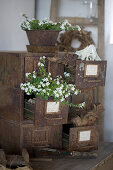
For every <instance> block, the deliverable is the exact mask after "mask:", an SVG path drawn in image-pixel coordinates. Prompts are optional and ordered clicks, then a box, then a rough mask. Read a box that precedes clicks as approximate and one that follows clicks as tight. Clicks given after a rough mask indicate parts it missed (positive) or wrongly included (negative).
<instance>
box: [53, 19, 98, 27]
mask: <svg viewBox="0 0 113 170" xmlns="http://www.w3.org/2000/svg"><path fill="white" fill-rule="evenodd" d="M65 19H67V20H68V21H69V23H70V24H72V25H81V26H88V25H89V26H97V25H98V19H97V18H91V19H92V22H91V21H90V18H80V17H56V21H57V22H62V21H64V20H65Z"/></svg>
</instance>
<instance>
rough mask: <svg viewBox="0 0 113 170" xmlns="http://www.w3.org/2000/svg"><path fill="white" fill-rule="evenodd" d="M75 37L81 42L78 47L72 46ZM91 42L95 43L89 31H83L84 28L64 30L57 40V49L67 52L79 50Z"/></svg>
mask: <svg viewBox="0 0 113 170" xmlns="http://www.w3.org/2000/svg"><path fill="white" fill-rule="evenodd" d="M75 39H76V40H78V41H79V42H80V43H81V44H80V46H79V47H78V48H74V47H72V41H73V40H75ZM91 44H95V43H94V41H93V39H92V37H91V32H88V31H84V30H81V31H77V30H76V31H75V30H74V31H66V32H65V33H63V34H61V35H60V42H57V46H58V49H59V51H67V52H68V51H70V52H71V51H73V52H75V51H79V50H82V49H84V48H85V47H87V46H89V45H91Z"/></svg>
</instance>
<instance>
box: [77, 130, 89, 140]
mask: <svg viewBox="0 0 113 170" xmlns="http://www.w3.org/2000/svg"><path fill="white" fill-rule="evenodd" d="M90 136H91V130H87V131H81V132H80V138H79V141H81V142H82V141H89V140H90Z"/></svg>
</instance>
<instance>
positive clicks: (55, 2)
mask: <svg viewBox="0 0 113 170" xmlns="http://www.w3.org/2000/svg"><path fill="white" fill-rule="evenodd" d="M58 6H59V0H51V9H50V19H51V20H52V21H53V22H56V17H57V14H58Z"/></svg>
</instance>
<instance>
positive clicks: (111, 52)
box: [104, 0, 113, 142]
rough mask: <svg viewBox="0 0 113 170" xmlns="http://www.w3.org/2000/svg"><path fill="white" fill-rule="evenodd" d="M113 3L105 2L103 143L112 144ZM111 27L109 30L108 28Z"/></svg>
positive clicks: (110, 0) (108, 0) (106, 0)
mask: <svg viewBox="0 0 113 170" xmlns="http://www.w3.org/2000/svg"><path fill="white" fill-rule="evenodd" d="M112 9H113V1H112V0H105V58H106V60H107V75H106V86H105V116H104V132H105V133H104V134H105V135H104V136H105V141H112V142H113V44H110V43H109V42H110V36H111V35H110V29H113V28H112V27H111V22H113V12H112ZM110 27H111V28H110Z"/></svg>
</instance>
